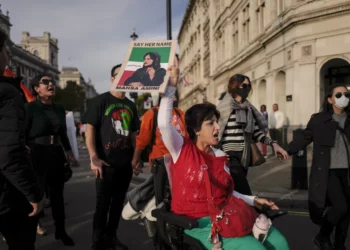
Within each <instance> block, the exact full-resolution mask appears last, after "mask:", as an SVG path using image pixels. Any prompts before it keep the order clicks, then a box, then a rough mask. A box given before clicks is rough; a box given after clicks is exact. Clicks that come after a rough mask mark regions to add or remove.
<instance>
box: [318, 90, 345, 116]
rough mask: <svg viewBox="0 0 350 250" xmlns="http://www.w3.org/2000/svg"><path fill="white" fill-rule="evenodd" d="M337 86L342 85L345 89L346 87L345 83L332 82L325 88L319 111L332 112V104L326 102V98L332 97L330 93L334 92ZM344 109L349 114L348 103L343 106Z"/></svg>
mask: <svg viewBox="0 0 350 250" xmlns="http://www.w3.org/2000/svg"><path fill="white" fill-rule="evenodd" d="M339 87H344V88H346V89H348V88H347V87H346V86H345V84H332V85H331V86H330V87H329V88H328V89H327V93H326V94H325V96H324V98H323V103H322V107H321V111H323V112H329V113H333V106H332V104H330V103H329V102H328V98H330V97H332V95H333V94H334V90H335V89H336V88H339ZM344 111H345V112H346V113H347V114H348V115H350V107H349V105H348V106H347V107H345V108H344Z"/></svg>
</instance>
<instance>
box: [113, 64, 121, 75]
mask: <svg viewBox="0 0 350 250" xmlns="http://www.w3.org/2000/svg"><path fill="white" fill-rule="evenodd" d="M121 66H122V65H121V64H117V65H115V66H113V68H112V70H111V77H114V71H115V70H116V69H117V68H120V67H121Z"/></svg>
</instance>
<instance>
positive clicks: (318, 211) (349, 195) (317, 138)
mask: <svg viewBox="0 0 350 250" xmlns="http://www.w3.org/2000/svg"><path fill="white" fill-rule="evenodd" d="M349 96H350V94H349V92H348V89H347V88H346V86H345V85H338V84H336V85H332V86H331V87H330V88H329V89H328V92H327V94H326V95H325V98H324V101H323V105H322V108H321V112H319V113H317V114H314V115H312V116H311V119H310V121H309V122H308V124H307V127H306V129H305V130H304V131H303V136H299V137H297V138H295V139H294V140H293V141H292V142H290V144H289V146H288V152H289V153H290V154H296V153H297V152H299V151H300V150H302V149H303V148H305V147H307V146H308V145H309V144H310V143H312V142H313V161H312V167H311V175H310V185H309V212H310V218H311V220H312V221H313V222H314V223H315V224H317V225H319V226H320V231H319V233H318V234H317V236H316V237H315V239H314V243H315V244H316V245H317V246H318V247H319V249H326V250H328V249H337V250H338V249H339V250H340V249H341V250H343V249H346V248H345V246H344V244H345V241H346V237H347V232H348V228H349V224H350V209H349V207H350V182H349V180H350V177H349V175H350V173H349V149H350V144H349V141H350V109H349ZM334 229H335V241H334V246H333V245H332V243H331V240H330V235H331V233H332V231H333V230H334Z"/></svg>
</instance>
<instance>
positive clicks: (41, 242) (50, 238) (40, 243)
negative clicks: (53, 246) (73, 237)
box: [35, 219, 93, 248]
mask: <svg viewBox="0 0 350 250" xmlns="http://www.w3.org/2000/svg"><path fill="white" fill-rule="evenodd" d="M92 220H93V219H88V220H85V221H82V222H79V223H76V224H74V225H72V226H70V227H68V228H67V233H68V234H73V233H74V232H75V231H77V230H78V229H79V228H81V227H84V226H86V225H88V224H91V223H92ZM52 242H57V240H56V239H55V236H54V233H52V234H48V235H47V236H45V237H43V238H41V239H40V240H37V241H36V243H35V246H36V248H39V247H43V246H45V245H48V244H50V243H52ZM58 243H59V244H62V243H61V242H58Z"/></svg>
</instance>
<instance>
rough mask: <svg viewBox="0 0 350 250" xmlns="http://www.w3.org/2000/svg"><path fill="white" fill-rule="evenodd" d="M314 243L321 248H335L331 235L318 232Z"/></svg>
mask: <svg viewBox="0 0 350 250" xmlns="http://www.w3.org/2000/svg"><path fill="white" fill-rule="evenodd" d="M314 243H315V245H316V246H318V248H319V250H334V248H333V245H332V243H331V239H330V237H325V236H322V235H321V234H318V235H317V236H316V237H315V239H314Z"/></svg>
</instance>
